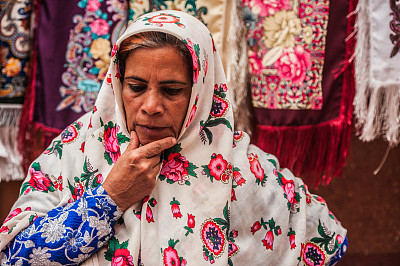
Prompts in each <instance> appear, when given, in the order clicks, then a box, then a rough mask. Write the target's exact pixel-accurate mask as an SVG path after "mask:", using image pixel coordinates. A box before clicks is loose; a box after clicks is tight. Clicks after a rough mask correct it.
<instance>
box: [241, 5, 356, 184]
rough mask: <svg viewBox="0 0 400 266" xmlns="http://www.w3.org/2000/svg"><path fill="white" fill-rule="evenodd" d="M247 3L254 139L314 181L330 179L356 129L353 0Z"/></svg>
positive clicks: (338, 172)
mask: <svg viewBox="0 0 400 266" xmlns="http://www.w3.org/2000/svg"><path fill="white" fill-rule="evenodd" d="M350 2H351V1H350ZM242 6H243V13H244V19H245V22H246V27H247V30H248V33H247V42H248V46H249V48H248V57H249V75H250V86H251V91H252V100H253V106H254V112H255V118H256V119H255V120H256V122H255V123H256V130H255V134H254V143H255V144H257V145H258V146H259V147H260V148H262V149H264V150H265V151H267V152H270V153H273V154H276V155H277V156H278V159H279V160H280V161H281V162H282V164H283V165H284V166H285V167H289V168H290V169H293V171H294V173H295V174H296V175H303V174H307V175H308V176H309V177H310V178H309V179H308V180H307V181H308V182H310V183H313V185H317V184H319V183H328V182H329V180H330V178H331V177H332V176H337V175H339V174H340V172H341V169H342V167H343V164H344V161H345V158H346V154H347V150H348V143H349V137H350V130H351V128H350V122H351V101H352V97H353V96H352V95H353V92H352V91H353V90H354V86H352V81H351V77H350V76H349V75H348V73H347V72H346V71H349V73H351V66H350V67H348V65H349V64H348V63H344V62H346V60H347V59H348V55H347V53H350V52H351V49H352V46H353V42H352V40H350V41H348V42H346V43H345V38H346V37H347V35H346V31H349V29H350V28H351V27H352V20H353V18H351V17H350V18H349V19H347V18H346V15H347V13H348V10H349V8H350V7H349V1H345V0H341V1H315V0H299V1H289V0H276V1H262V0H242ZM353 9H354V7H353ZM329 14H334V15H332V16H330V15H329ZM350 32H351V31H350ZM347 34H348V33H347ZM342 65H345V66H346V68H345V67H342ZM289 150H290V151H291V152H288V151H289ZM293 154H295V156H292V155H293Z"/></svg>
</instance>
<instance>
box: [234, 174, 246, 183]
mask: <svg viewBox="0 0 400 266" xmlns="http://www.w3.org/2000/svg"><path fill="white" fill-rule="evenodd" d="M233 180H235V182H236V184H237V185H238V186H241V185H243V184H245V183H246V179H244V178H243V176H242V175H241V174H240V172H239V171H233Z"/></svg>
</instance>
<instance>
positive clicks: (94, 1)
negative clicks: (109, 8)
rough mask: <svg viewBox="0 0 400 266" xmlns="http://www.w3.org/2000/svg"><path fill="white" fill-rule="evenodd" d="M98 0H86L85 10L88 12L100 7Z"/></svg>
mask: <svg viewBox="0 0 400 266" xmlns="http://www.w3.org/2000/svg"><path fill="white" fill-rule="evenodd" d="M100 5H101V4H100V1H99V0H88V1H87V5H86V10H87V11H90V12H96V11H97V10H99V8H100Z"/></svg>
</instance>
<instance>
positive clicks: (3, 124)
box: [0, 104, 25, 182]
mask: <svg viewBox="0 0 400 266" xmlns="http://www.w3.org/2000/svg"><path fill="white" fill-rule="evenodd" d="M20 114H21V106H20V105H17V104H2V105H0V169H1V172H0V182H1V181H10V180H22V179H24V177H25V175H24V172H23V170H22V166H21V162H22V157H21V154H20V153H19V151H18V149H17V135H18V125H19V117H20Z"/></svg>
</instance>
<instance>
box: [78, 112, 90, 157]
mask: <svg viewBox="0 0 400 266" xmlns="http://www.w3.org/2000/svg"><path fill="white" fill-rule="evenodd" d="M90 125H92V118H90ZM90 125H89V126H90ZM79 150H80V151H81V152H82V153H84V152H85V142H82V144H81V148H80V149H79Z"/></svg>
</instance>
